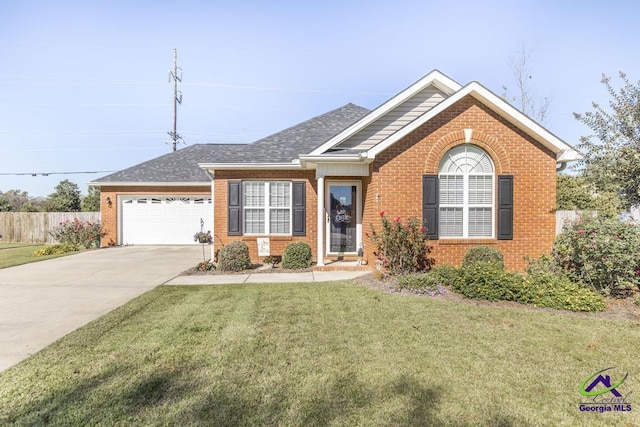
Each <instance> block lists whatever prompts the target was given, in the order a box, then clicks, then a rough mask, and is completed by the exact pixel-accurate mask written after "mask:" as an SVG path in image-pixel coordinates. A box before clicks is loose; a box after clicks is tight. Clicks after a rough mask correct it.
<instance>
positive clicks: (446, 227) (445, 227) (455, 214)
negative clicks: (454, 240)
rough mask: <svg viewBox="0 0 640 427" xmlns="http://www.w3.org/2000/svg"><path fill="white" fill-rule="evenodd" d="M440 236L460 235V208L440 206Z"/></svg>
mask: <svg viewBox="0 0 640 427" xmlns="http://www.w3.org/2000/svg"><path fill="white" fill-rule="evenodd" d="M439 226H440V230H439V231H440V233H439V234H440V236H444V237H462V208H440V220H439Z"/></svg>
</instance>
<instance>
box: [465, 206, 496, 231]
mask: <svg viewBox="0 0 640 427" xmlns="http://www.w3.org/2000/svg"><path fill="white" fill-rule="evenodd" d="M491 211H492V209H491V208H470V209H469V237H491V217H492V213H491Z"/></svg>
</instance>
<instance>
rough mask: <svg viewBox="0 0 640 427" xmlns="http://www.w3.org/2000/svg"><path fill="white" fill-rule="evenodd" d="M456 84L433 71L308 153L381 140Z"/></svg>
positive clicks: (440, 97) (455, 89)
mask: <svg viewBox="0 0 640 427" xmlns="http://www.w3.org/2000/svg"><path fill="white" fill-rule="evenodd" d="M460 87H461V86H460V85H459V84H458V83H456V82H455V81H453V80H452V79H450V78H449V77H447V76H445V75H444V74H442V73H441V72H440V71H438V70H434V71H432V72H430V73H429V74H427V75H426V76H424V77H423V78H421V79H420V80H418V81H417V82H415V83H414V84H412V85H411V86H409V87H408V88H406V89H405V90H403V91H402V92H400V93H399V94H397V95H396V96H394V97H393V98H391V99H389V100H388V101H386V102H385V103H384V104H382V105H381V106H379V107H378V108H376V109H375V110H373V111H371V112H370V113H369V114H367V115H366V116H365V117H363V118H362V119H361V120H359V121H357V122H356V123H354V124H353V125H351V126H349V127H347V128H345V129H344V130H343V131H342V132H340V133H339V134H337V135H336V136H335V137H333V138H331V139H330V140H329V141H327V142H326V143H325V144H323V145H321V146H320V147H318V148H316V149H315V150H313V151H312V152H311V153H310V155H312V156H317V155H321V154H323V153H325V152H327V151H328V150H331V149H343V148H354V146H357V145H358V142H366V141H369V142H370V144H369V145H364V146H362V147H363V148H364V147H370V146H372V145H374V143H375V142H376V141H377V142H379V141H381V140H383V139H384V138H385V137H386V136H388V135H390V134H392V133H393V132H395V131H396V130H398V129H399V128H401V127H402V126H404V125H406V124H407V122H410V121H412V120H414V119H415V118H416V117H417V116H418V115H419V114H422V113H424V112H425V111H427V110H428V109H429V108H432V107H433V106H434V105H436V104H437V103H438V102H440V101H442V99H444V98H445V97H447V96H449V95H451V94H453V93H455V92H456V91H457V90H459V89H460ZM403 106H404V108H403ZM407 113H408V114H407ZM385 119H386V120H385ZM358 134H359V135H358ZM358 137H360V138H358Z"/></svg>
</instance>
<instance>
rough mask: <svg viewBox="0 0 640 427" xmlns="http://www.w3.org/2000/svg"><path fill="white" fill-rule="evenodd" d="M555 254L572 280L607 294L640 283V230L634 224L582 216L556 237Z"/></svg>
mask: <svg viewBox="0 0 640 427" xmlns="http://www.w3.org/2000/svg"><path fill="white" fill-rule="evenodd" d="M552 257H553V259H554V261H555V262H556V263H557V264H558V265H559V266H561V267H562V268H563V269H564V270H566V272H567V275H568V276H569V278H570V279H571V280H573V281H576V282H582V283H584V284H585V285H587V286H589V287H592V288H593V289H595V290H597V291H599V292H600V293H602V294H604V295H614V296H624V295H627V294H629V293H632V292H633V291H634V290H635V289H637V286H638V284H639V283H640V276H638V274H639V272H640V233H638V229H637V228H636V226H635V225H634V224H629V223H623V222H620V221H618V220H616V219H599V218H591V217H582V218H579V219H578V220H577V221H575V222H572V223H568V224H566V225H565V227H564V230H563V231H562V233H561V234H559V235H558V236H557V237H556V240H555V241H554V245H553V251H552Z"/></svg>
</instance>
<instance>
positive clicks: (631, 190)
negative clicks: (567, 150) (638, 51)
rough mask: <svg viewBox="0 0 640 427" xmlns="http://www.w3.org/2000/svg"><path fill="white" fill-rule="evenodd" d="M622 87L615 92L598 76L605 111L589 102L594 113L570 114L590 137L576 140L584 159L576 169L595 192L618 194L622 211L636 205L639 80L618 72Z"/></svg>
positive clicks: (639, 177)
mask: <svg viewBox="0 0 640 427" xmlns="http://www.w3.org/2000/svg"><path fill="white" fill-rule="evenodd" d="M619 76H620V79H621V80H622V83H623V86H622V87H621V88H620V89H619V90H616V89H615V88H614V87H613V86H612V84H611V78H610V77H607V76H606V75H604V74H603V75H602V80H601V82H602V84H604V85H605V87H606V88H607V91H608V92H609V95H610V97H611V99H610V100H609V105H608V108H605V107H602V106H601V105H599V104H597V103H595V102H593V103H592V105H593V109H594V111H589V112H586V113H584V114H579V113H574V116H575V118H576V119H577V120H579V121H580V122H582V123H584V124H585V125H587V126H588V127H589V128H590V129H591V130H592V131H593V134H592V135H590V136H583V137H581V138H580V145H579V146H578V148H579V149H580V150H581V151H582V152H583V153H584V155H585V157H584V159H583V160H582V161H581V162H580V164H579V167H581V168H582V169H583V175H584V177H585V179H586V180H587V182H589V183H590V184H592V185H594V187H595V189H596V191H598V193H600V192H607V193H613V194H617V195H619V197H620V198H621V201H622V206H623V208H629V207H631V206H634V205H638V204H640V81H639V82H637V83H635V84H634V83H633V82H631V81H630V80H629V79H628V78H627V76H626V74H625V73H623V72H620V74H619Z"/></svg>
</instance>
